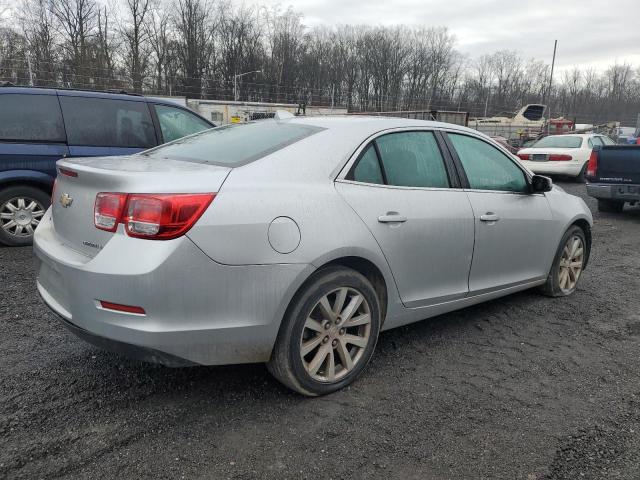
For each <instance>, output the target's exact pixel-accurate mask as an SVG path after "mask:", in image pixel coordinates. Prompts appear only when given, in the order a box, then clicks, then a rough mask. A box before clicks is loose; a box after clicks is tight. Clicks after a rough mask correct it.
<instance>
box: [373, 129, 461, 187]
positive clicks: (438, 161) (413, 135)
mask: <svg viewBox="0 0 640 480" xmlns="http://www.w3.org/2000/svg"><path fill="white" fill-rule="evenodd" d="M375 141H376V144H377V145H378V149H379V151H380V160H381V161H382V167H383V168H384V172H385V174H386V178H387V184H389V185H396V186H400V187H432V188H448V187H449V179H448V177H447V170H446V168H445V165H444V159H443V158H442V154H441V153H440V148H439V147H438V143H437V141H436V139H435V136H434V134H433V133H432V132H399V133H390V134H387V135H383V136H381V137H378V138H377V139H376V140H375Z"/></svg>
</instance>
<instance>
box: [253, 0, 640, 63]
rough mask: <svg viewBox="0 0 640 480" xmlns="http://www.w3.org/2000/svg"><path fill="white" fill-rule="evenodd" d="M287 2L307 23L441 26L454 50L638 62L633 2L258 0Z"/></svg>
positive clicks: (637, 0) (639, 26)
mask: <svg viewBox="0 0 640 480" xmlns="http://www.w3.org/2000/svg"><path fill="white" fill-rule="evenodd" d="M255 3H259V4H261V5H275V4H280V5H281V6H282V7H286V6H288V5H292V6H293V8H294V9H295V10H297V11H299V12H301V13H303V14H304V22H305V24H306V25H316V24H327V25H336V24H340V23H351V24H366V25H395V24H405V25H426V26H446V27H448V28H449V29H450V30H451V31H452V32H453V33H455V35H456V38H457V45H458V49H459V50H460V51H462V52H463V53H467V54H469V55H471V56H472V57H477V56H479V55H482V54H484V53H492V52H494V51H495V50H500V49H505V48H506V49H516V50H518V51H519V52H520V53H521V54H522V55H524V56H525V57H535V58H538V59H543V60H546V61H548V62H549V63H550V62H551V57H552V54H553V40H554V39H557V40H558V53H557V58H556V65H557V66H558V67H559V68H560V69H561V70H562V69H565V68H570V67H572V66H573V65H580V66H582V67H587V66H593V67H597V68H605V67H606V66H607V65H609V64H612V63H614V62H615V61H618V63H622V62H625V61H626V62H628V63H632V64H634V65H637V66H640V0H615V1H611V0H609V1H607V0H605V1H593V0H536V1H530V0H447V1H443V0H387V1H384V2H380V1H378V2H376V1H372V0H295V1H286V0H259V1H256V2H255Z"/></svg>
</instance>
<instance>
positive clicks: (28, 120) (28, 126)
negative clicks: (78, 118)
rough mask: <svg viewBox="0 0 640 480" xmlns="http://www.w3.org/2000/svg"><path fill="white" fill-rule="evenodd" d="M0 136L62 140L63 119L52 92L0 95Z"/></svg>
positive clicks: (33, 140) (45, 140) (14, 139)
mask: <svg viewBox="0 0 640 480" xmlns="http://www.w3.org/2000/svg"><path fill="white" fill-rule="evenodd" d="M0 140H5V141H23V142H53V143H55V142H64V141H65V135H64V123H63V122H62V114H61V113H60V105H59V104H58V97H57V96H55V95H24V94H13V93H5V94H2V95H0Z"/></svg>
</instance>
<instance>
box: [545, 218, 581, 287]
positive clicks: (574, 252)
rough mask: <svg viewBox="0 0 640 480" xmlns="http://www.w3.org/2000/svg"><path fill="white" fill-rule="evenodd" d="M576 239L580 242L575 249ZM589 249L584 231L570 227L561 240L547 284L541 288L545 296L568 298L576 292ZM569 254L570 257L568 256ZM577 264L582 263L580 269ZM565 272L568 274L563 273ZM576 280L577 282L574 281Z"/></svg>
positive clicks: (576, 227)
mask: <svg viewBox="0 0 640 480" xmlns="http://www.w3.org/2000/svg"><path fill="white" fill-rule="evenodd" d="M576 239H578V240H579V241H580V246H579V248H575V247H573V245H574V243H575V241H576ZM574 248H575V249H574ZM587 248H588V246H587V240H586V237H585V234H584V231H583V230H582V229H581V228H580V227H578V226H576V225H573V226H572V227H570V228H569V229H568V230H567V231H566V232H565V234H564V235H563V236H562V240H560V245H559V246H558V250H557V252H556V256H555V257H554V259H553V265H552V266H551V271H550V272H549V275H548V277H547V281H546V283H545V284H544V285H543V286H542V288H541V290H542V293H543V294H545V295H547V296H549V297H566V296H569V295H571V294H572V293H573V292H575V291H576V288H577V285H578V281H579V280H580V277H581V276H582V272H583V271H584V266H585V262H586V260H587V258H588V252H587ZM567 249H568V252H567ZM580 249H581V251H580ZM567 253H568V254H569V255H567ZM578 253H580V255H578ZM567 257H569V258H567ZM576 263H580V265H579V269H578V265H576ZM571 265H573V267H571ZM563 271H565V272H566V273H562V272H563ZM574 279H575V282H574V281H573V280H574ZM567 282H568V283H567Z"/></svg>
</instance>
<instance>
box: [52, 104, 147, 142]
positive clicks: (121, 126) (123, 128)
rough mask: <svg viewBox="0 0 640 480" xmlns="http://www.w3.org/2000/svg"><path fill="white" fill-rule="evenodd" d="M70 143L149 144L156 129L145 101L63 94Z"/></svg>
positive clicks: (63, 110) (63, 109)
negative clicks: (65, 95) (67, 95)
mask: <svg viewBox="0 0 640 480" xmlns="http://www.w3.org/2000/svg"><path fill="white" fill-rule="evenodd" d="M60 105H61V106H62V113H63V114H64V121H65V125H66V127H67V138H68V141H69V144H70V145H83V146H91V147H130V148H149V147H153V146H154V145H156V136H155V130H154V128H153V123H152V122H151V115H150V114H149V108H148V107H147V104H146V103H145V102H133V101H127V100H115V99H114V100H111V99H108V98H87V97H63V96H61V97H60Z"/></svg>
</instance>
